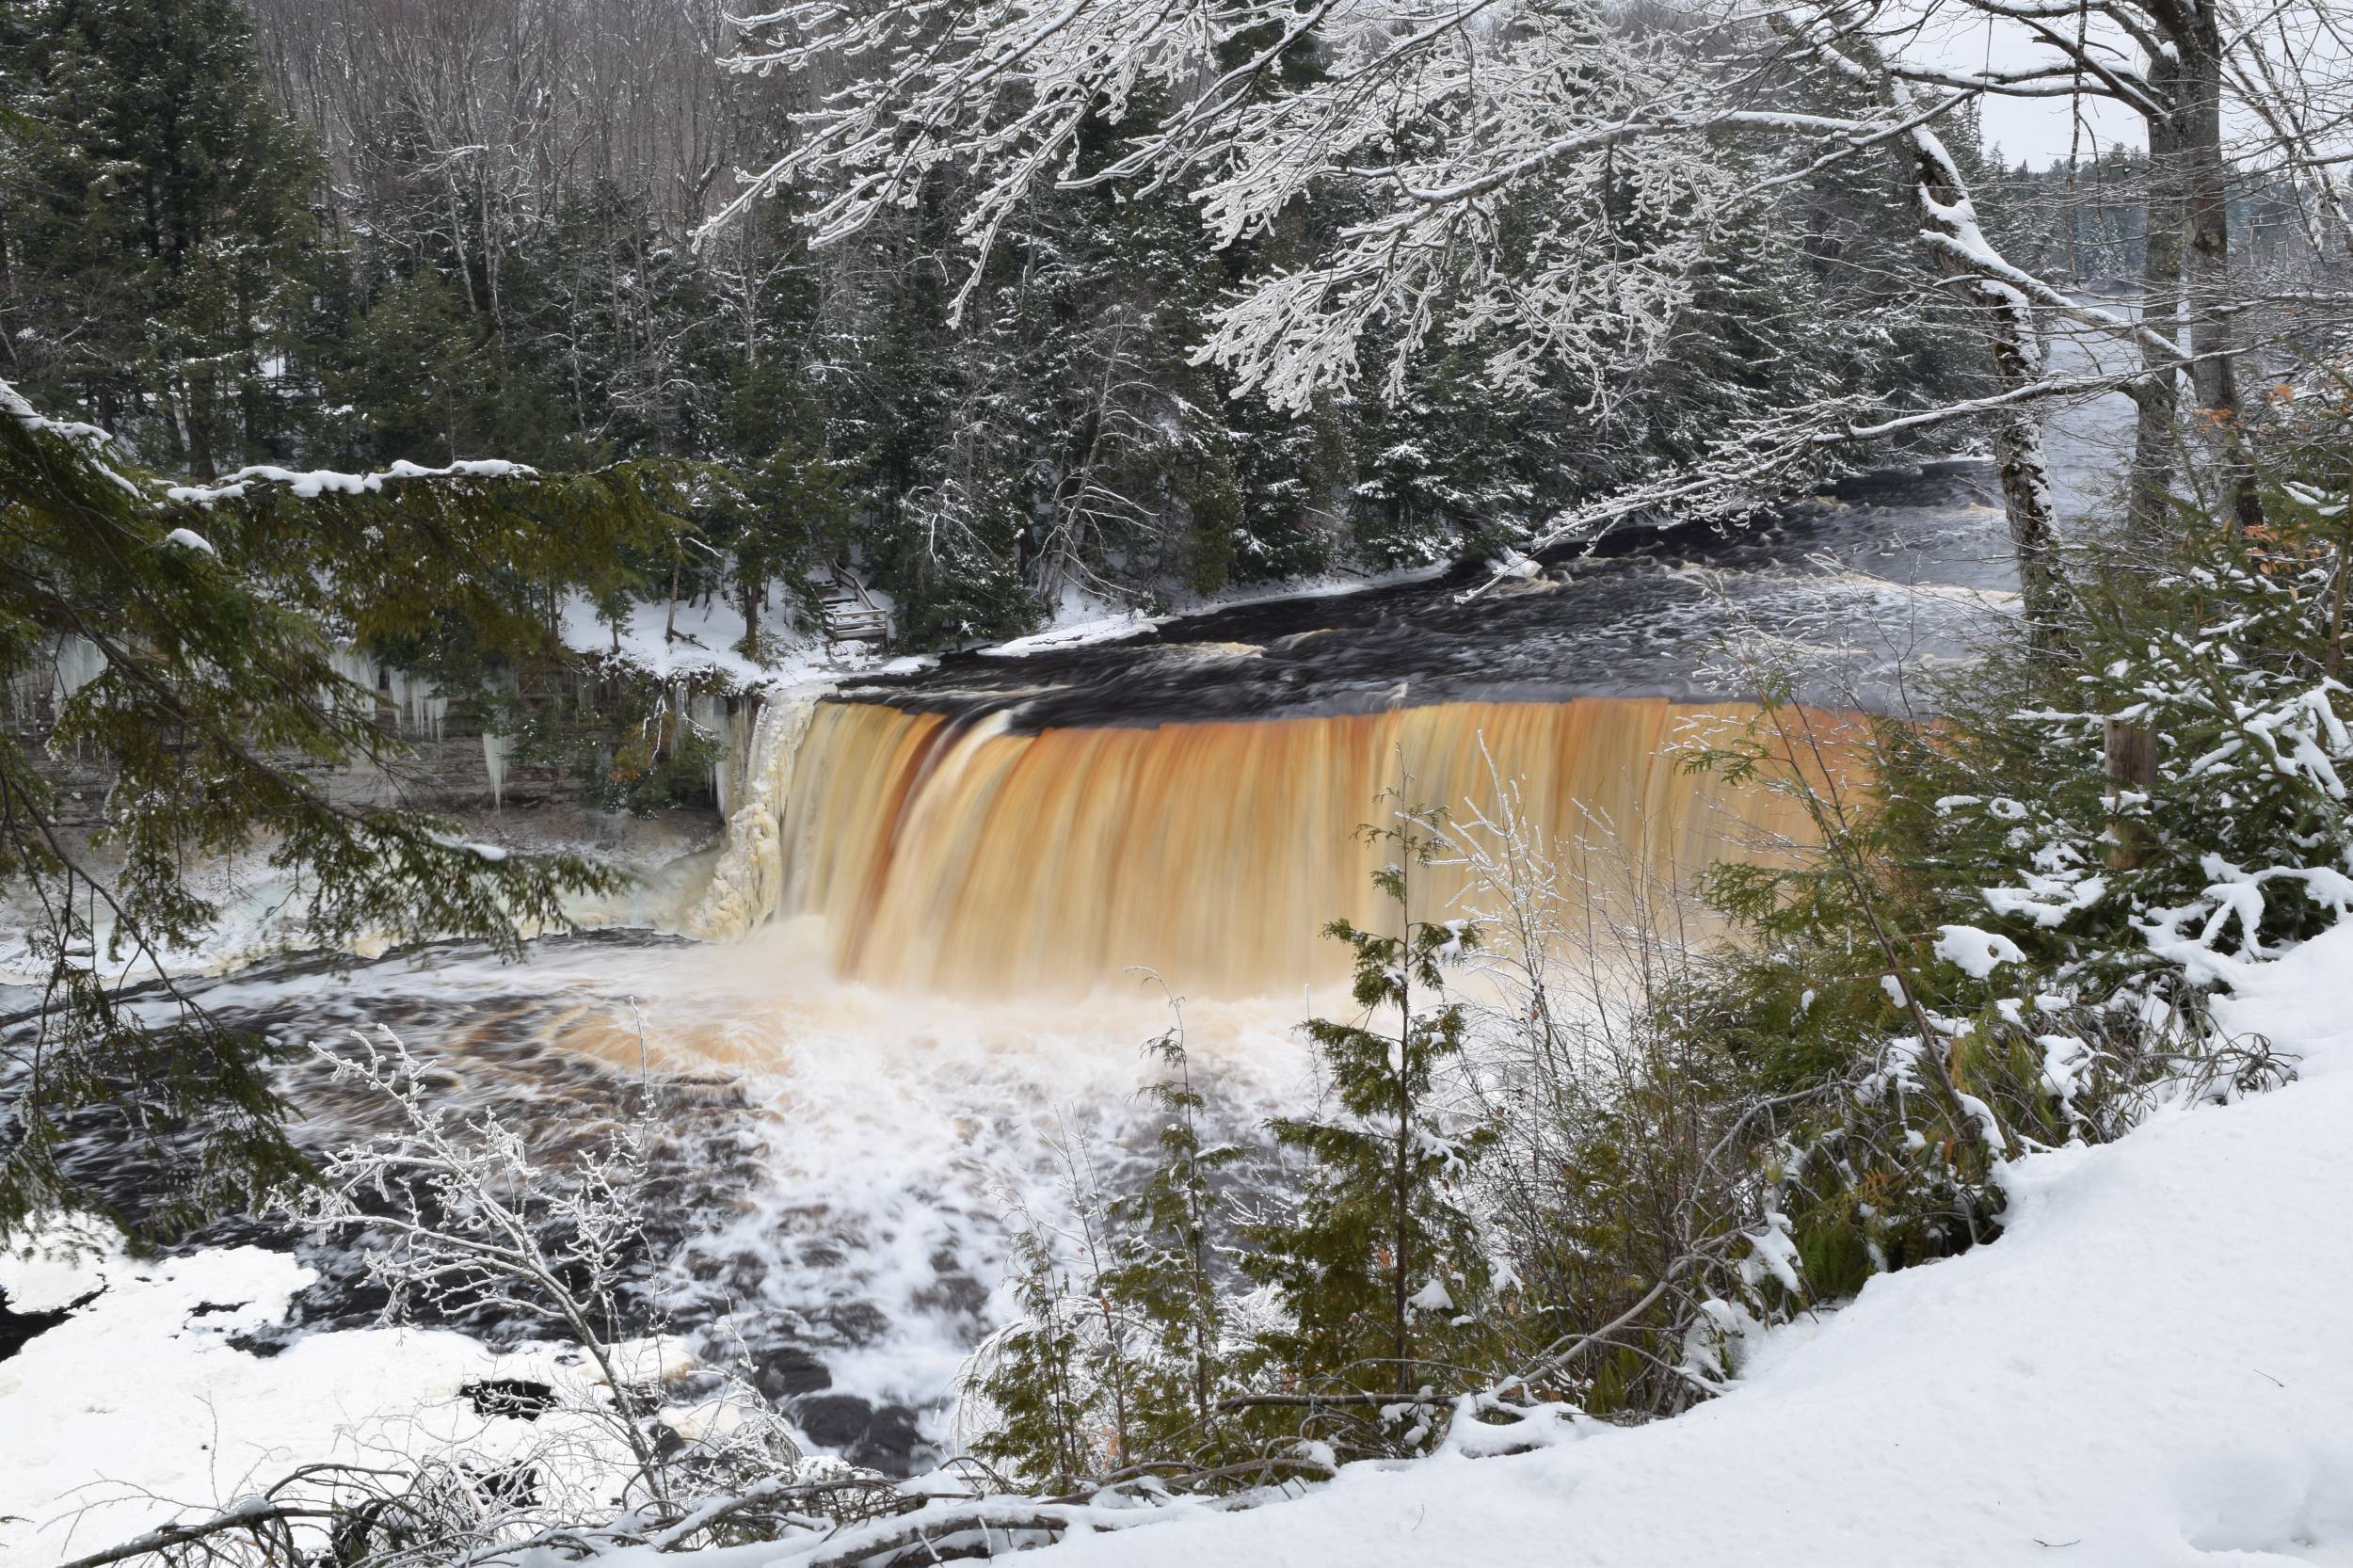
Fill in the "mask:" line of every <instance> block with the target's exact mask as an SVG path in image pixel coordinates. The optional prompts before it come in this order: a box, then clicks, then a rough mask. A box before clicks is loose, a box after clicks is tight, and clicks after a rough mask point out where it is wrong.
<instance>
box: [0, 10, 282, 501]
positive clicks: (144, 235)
mask: <svg viewBox="0 0 2353 1568" xmlns="http://www.w3.org/2000/svg"><path fill="white" fill-rule="evenodd" d="M0 96H5V97H7V98H8V99H9V100H11V102H12V103H13V104H14V105H15V107H16V109H17V111H18V113H19V114H20V115H21V116H22V117H23V121H24V123H20V124H19V125H18V126H16V127H15V128H14V129H13V130H10V129H8V128H7V127H0V136H5V137H6V138H7V140H8V143H9V146H8V160H7V166H6V168H5V170H0V172H5V176H6V178H5V180H4V181H0V274H4V275H5V278H6V281H7V285H8V286H7V288H6V291H5V293H0V340H6V341H8V343H9V344H11V348H12V352H11V367H12V368H11V376H12V378H14V379H16V380H17V381H19V382H20V383H21V384H23V385H24V387H25V389H26V390H27V391H28V392H30V393H31V394H32V395H33V396H35V397H36V398H38V399H40V401H41V402H42V403H44V404H45V405H47V406H49V407H52V408H59V409H71V410H72V411H74V412H75V413H76V414H78V415H80V416H82V417H85V418H88V419H90V420H92V421H95V422H96V423H97V424H101V425H102V426H104V428H106V429H108V430H110V431H114V432H117V433H118V434H119V435H120V436H122V437H124V438H125V439H128V440H133V441H135V442H136V444H137V447H138V449H139V450H140V451H142V452H144V453H146V454H148V455H150V456H152V457H154V458H155V459H156V460H157V461H159V462H161V463H163V464H164V465H165V466H167V467H169V468H172V469H177V470H184V471H187V472H194V473H196V474H197V475H198V476H199V477H210V476H211V475H212V474H213V473H214V472H215V471H216V469H217V468H224V467H232V466H235V465H236V464H237V463H238V462H239V461H240V460H242V459H244V458H246V457H248V456H264V455H270V454H274V453H282V451H283V449H284V443H285V442H286V440H288V438H289V435H290V426H291V423H292V421H291V419H290V417H289V411H288V408H287V407H286V403H287V400H288V399H289V398H290V397H291V396H293V395H294V393H295V389H293V388H291V387H290V386H289V385H288V383H287V380H286V376H285V365H286V356H287V353H288V350H289V348H290V333H291V329H292V328H293V327H294V326H295V324H296V321H297V319H298V318H299V317H300V316H301V315H302V314H303V313H304V307H305V296H306V292H307V287H308V285H309V283H310V281H311V280H312V278H313V277H314V276H315V268H314V265H313V263H314V259H315V256H314V253H315V250H316V247H317V245H318V232H317V226H316V224H315V222H314V220H313V219H312V214H311V211H310V208H309V205H308V202H309V200H310V198H311V196H312V192H313V190H314V189H315V188H316V186H317V185H318V184H319V181H320V177H321V172H322V170H321V166H320V163H319V160H318V157H317V154H316V152H314V151H313V149H312V144H311V142H310V139H309V138H308V137H307V136H305V135H304V134H303V133H302V132H301V131H300V130H299V129H298V128H296V126H295V125H294V124H293V123H292V122H291V121H289V120H287V119H286V117H285V116H284V115H283V113H282V112H281V111H280V109H279V107H278V105H277V104H275V103H274V102H273V101H272V99H271V98H270V95H269V93H268V91H267V89H266V88H264V86H263V84H262V81H261V77H260V72H259V70H258V63H257V61H256V59H255V57H254V48H253V34H252V27H251V24H250V21H249V19H248V17H247V15H246V13H245V11H244V9H243V8H241V6H239V5H238V4H237V3H236V0H25V3H24V4H19V5H13V6H10V7H8V8H6V9H5V10H0Z"/></svg>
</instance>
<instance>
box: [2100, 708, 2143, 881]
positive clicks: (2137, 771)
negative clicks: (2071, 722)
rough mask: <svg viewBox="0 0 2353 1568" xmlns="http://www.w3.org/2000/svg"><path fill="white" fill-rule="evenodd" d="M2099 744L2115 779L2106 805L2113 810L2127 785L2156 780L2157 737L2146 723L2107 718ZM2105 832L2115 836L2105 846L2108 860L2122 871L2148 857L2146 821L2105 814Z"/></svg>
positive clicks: (2140, 785) (2138, 787)
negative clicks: (2106, 824)
mask: <svg viewBox="0 0 2353 1568" xmlns="http://www.w3.org/2000/svg"><path fill="white" fill-rule="evenodd" d="M2100 745H2101V752H2102V760H2103V764H2104V767H2105V772H2106V774H2107V776H2108V777H2109V778H2110V779H2111V780H2113V781H2114V782H2113V783H2112V785H2111V786H2110V788H2109V790H2108V796H2107V798H2108V808H2109V810H2110V812H2111V813H2113V812H2114V811H2115V810H2116V808H2117V807H2118V805H2119V799H2120V797H2121V795H2122V794H2123V792H2125V791H2126V790H2127V789H2134V790H2139V791H2144V792H2145V791H2147V790H2148V789H2149V788H2150V787H2151V786H2153V785H2154V784H2155V783H2156V781H2157V738H2156V736H2155V735H2153V734H2152V733H2151V732H2150V729H2149V727H2148V726H2147V725H2145V724H2135V723H2133V722H2131V721H2130V720H2127V719H2109V720H2107V721H2106V722H2105V723H2104V724H2103V725H2102V726H2101V729H2100ZM2108 835H2109V837H2110V838H2112V839H2114V840H2116V841H2115V842H2114V843H2113V844H2111V845H2110V846H2109V847H2108V864H2109V865H2111V866H2113V867H2115V868H2116V869H2117V870H2118V871H2121V872H2123V871H2130V870H2132V869H2133V868H2134V867H2135V866H2137V865H2139V864H2140V863H2141V861H2143V860H2144V859H2146V858H2148V855H2149V851H2150V850H2151V849H2152V848H2153V847H2154V844H2155V840H2154V839H2153V837H2152V836H2151V835H2150V832H2149V828H2148V825H2147V824H2145V823H2139V822H2127V821H2124V820H2122V819H2121V818H2119V817H2117V816H2115V815H2110V816H2109V818H2108Z"/></svg>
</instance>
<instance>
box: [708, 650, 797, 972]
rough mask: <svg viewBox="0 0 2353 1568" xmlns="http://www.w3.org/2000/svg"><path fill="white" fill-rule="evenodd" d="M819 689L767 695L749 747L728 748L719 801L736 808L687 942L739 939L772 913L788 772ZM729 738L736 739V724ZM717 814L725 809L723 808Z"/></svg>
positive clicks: (780, 882)
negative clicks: (727, 783)
mask: <svg viewBox="0 0 2353 1568" xmlns="http://www.w3.org/2000/svg"><path fill="white" fill-rule="evenodd" d="M823 690H824V689H823V688H822V687H815V688H809V689H808V690H805V691H800V692H782V693H776V694H772V695H771V696H769V697H768V699H767V700H766V701H765V702H763V703H761V704H760V716H759V718H758V719H756V720H755V721H753V725H752V732H751V744H749V745H748V746H745V745H743V744H740V742H738V743H737V744H730V746H729V748H728V758H727V759H726V760H724V761H722V762H721V764H720V769H721V773H722V775H723V776H730V775H731V776H732V779H733V784H734V788H732V789H728V790H723V791H722V792H721V796H720V798H721V801H722V802H723V803H724V802H726V801H727V800H728V799H730V798H732V799H740V800H741V801H742V803H743V804H742V805H741V806H739V807H738V808H736V809H735V810H734V811H733V812H731V813H728V818H727V824H728V827H727V845H726V848H725V849H724V850H723V851H722V852H721V854H720V856H719V862H718V864H717V865H716V866H715V867H713V868H712V873H711V882H710V885H709V886H708V887H706V888H704V889H703V892H702V896H701V897H700V899H699V900H697V901H696V904H695V907H694V909H693V910H692V911H691V912H690V913H689V914H688V915H687V917H686V920H685V922H684V923H685V928H686V931H687V934H688V935H689V936H701V937H704V938H707V939H710V940H721V939H724V938H727V937H730V936H742V935H744V933H745V932H747V931H749V930H750V929H751V928H752V927H753V926H755V925H758V924H759V923H760V921H761V920H766V919H767V918H768V917H769V916H770V915H773V914H775V913H776V910H777V908H778V907H779V904H780V902H781V899H782V893H783V888H784V869H785V868H784V840H783V836H782V833H781V831H780V828H781V824H782V819H783V817H784V815H785V813H786V811H787V803H788V802H789V801H790V799H791V798H792V783H793V773H794V765H795V763H796V762H797V760H798V759H799V757H800V753H801V744H802V741H803V739H804V737H805V736H806V735H807V734H808V726H809V720H810V717H811V715H812V714H813V713H814V712H816V707H817V699H818V697H819V696H820V695H822V692H823ZM735 732H736V734H737V735H739V736H740V734H741V732H742V720H741V718H740V717H739V718H738V720H737V723H736V726H735ZM722 808H723V809H724V804H723V807H722Z"/></svg>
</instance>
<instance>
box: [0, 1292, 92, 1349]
mask: <svg viewBox="0 0 2353 1568" xmlns="http://www.w3.org/2000/svg"><path fill="white" fill-rule="evenodd" d="M99 1294H100V1292H99V1291H98V1290H92V1291H91V1292H90V1293H89V1294H88V1295H86V1296H81V1297H77V1298H76V1299H74V1300H72V1301H70V1302H68V1303H66V1304H65V1305H63V1306H59V1307H52V1308H50V1309H49V1310H47V1311H44V1312H16V1311H12V1310H10V1309H9V1306H8V1292H7V1291H6V1290H0V1361H6V1360H8V1357H10V1356H12V1355H14V1354H15V1353H16V1352H19V1351H21V1350H23V1349H24V1347H25V1346H26V1345H28V1344H30V1343H32V1342H33V1340H35V1339H36V1338H38V1337H40V1336H41V1335H44V1334H46V1333H48V1332H49V1331H50V1330H51V1329H53V1328H56V1326H57V1325H58V1324H59V1323H62V1322H64V1321H65V1320H67V1319H68V1318H71V1317H72V1316H73V1315H74V1314H75V1313H76V1312H79V1311H81V1310H82V1308H84V1307H86V1306H88V1305H89V1304H90V1303H92V1302H94V1301H96V1300H97V1299H98V1297H99Z"/></svg>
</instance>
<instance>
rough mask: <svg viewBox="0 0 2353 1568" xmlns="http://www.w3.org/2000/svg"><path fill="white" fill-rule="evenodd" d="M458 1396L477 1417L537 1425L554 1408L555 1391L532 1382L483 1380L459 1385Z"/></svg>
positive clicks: (550, 1386)
mask: <svg viewBox="0 0 2353 1568" xmlns="http://www.w3.org/2000/svg"><path fill="white" fill-rule="evenodd" d="M457 1392H458V1393H459V1394H461V1395H463V1396H465V1399H466V1401H467V1402H468V1403H469V1404H471V1405H472V1406H473V1409H474V1414H475V1415H477V1416H513V1417H514V1418H515V1419H516V1420H518V1421H536V1420H537V1419H538V1418H539V1417H540V1416H545V1415H546V1414H547V1413H548V1412H549V1411H551V1410H552V1409H554V1408H555V1389H554V1387H553V1386H552V1384H544V1383H539V1382H536V1381H535V1380H534V1379H531V1378H483V1379H481V1380H480V1381H479V1382H475V1383H469V1384H461V1385H460V1386H459V1387H458V1390H457Z"/></svg>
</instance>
